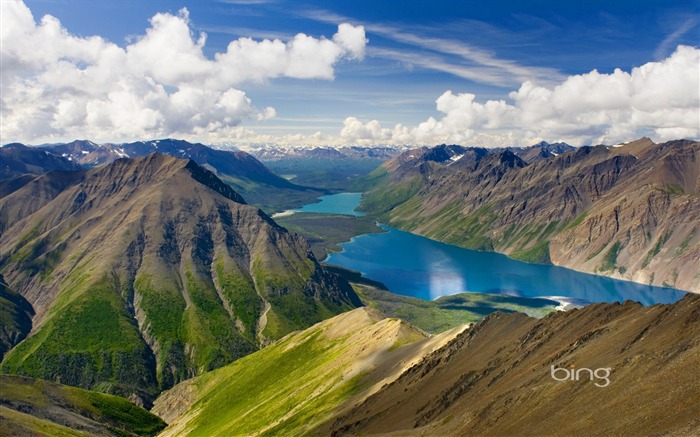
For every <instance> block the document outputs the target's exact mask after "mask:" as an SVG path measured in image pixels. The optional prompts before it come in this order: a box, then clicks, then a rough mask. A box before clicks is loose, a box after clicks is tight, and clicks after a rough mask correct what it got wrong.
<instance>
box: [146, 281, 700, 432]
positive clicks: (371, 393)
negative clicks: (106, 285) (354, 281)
mask: <svg viewBox="0 0 700 437" xmlns="http://www.w3.org/2000/svg"><path fill="white" fill-rule="evenodd" d="M698 321H700V296H697V295H692V294H688V295H687V296H686V297H685V298H684V299H682V300H681V301H679V302H677V303H675V304H671V305H654V306H652V307H643V306H641V305H640V304H637V303H633V302H625V303H624V304H619V303H614V304H594V305H590V306H587V307H584V308H581V309H575V310H571V311H566V312H561V311H559V312H554V313H552V314H550V315H548V316H546V317H544V318H542V319H535V318H530V317H528V316H526V315H524V314H521V313H510V314H504V313H500V312H497V313H494V314H491V315H489V316H487V317H486V318H485V319H483V320H482V321H481V322H480V323H478V324H473V325H464V326H461V327H458V328H455V329H452V330H450V331H447V332H444V333H442V334H438V335H434V336H432V337H429V336H427V335H425V334H424V333H423V332H422V331H420V330H418V329H416V328H414V327H412V326H411V325H410V324H407V323H406V322H403V321H401V320H398V319H393V318H384V317H383V316H382V314H381V313H379V312H377V311H376V310H373V309H370V308H359V309H355V310H353V311H350V312H347V313H344V314H341V315H339V316H336V317H334V318H332V319H329V320H326V321H324V322H321V323H319V324H317V325H315V326H313V327H311V328H309V329H307V330H305V331H303V332H299V333H295V334H293V335H290V336H288V337H285V338H284V339H282V340H280V341H278V342H277V343H275V344H273V345H271V346H269V347H267V348H265V349H263V350H261V351H259V352H256V353H254V354H252V355H250V356H248V357H245V358H243V359H241V360H239V361H236V362H235V363H232V364H230V365H228V366H225V367H223V368H220V369H217V370H215V371H212V372H207V373H205V374H203V375H201V376H198V377H196V378H194V379H191V380H188V381H185V382H183V383H181V384H178V385H177V386H175V387H173V388H172V389H171V390H169V391H167V392H165V393H163V394H162V395H161V396H160V397H159V398H158V399H157V401H156V403H155V406H154V408H153V410H152V411H153V412H154V413H156V414H158V415H159V416H160V417H162V418H163V419H164V420H165V421H166V422H168V423H169V426H168V428H166V429H165V430H164V432H163V434H162V435H163V436H176V435H285V436H299V435H331V436H341V435H401V436H404V435H408V436H410V435H416V436H419V435H422V436H426V435H429V436H432V435H444V436H453V435H480V436H481V435H484V436H502V435H532V436H550V435H593V436H598V435H600V436H605V435H679V436H680V435H695V434H697V433H698V432H700V422H698V409H697V399H698V396H700V387H699V386H698V384H697V366H698V364H700V362H699V361H698V354H699V353H700V335H699V334H700V323H698ZM552 367H554V368H555V369H558V370H555V372H554V376H555V377H556V378H557V379H555V378H553V377H552V376H551V374H552ZM572 368H573V369H578V370H579V373H578V377H577V376H576V375H577V374H574V380H565V378H564V377H563V372H564V370H566V369H572ZM585 369H589V370H590V372H587V371H586V370H585ZM599 369H600V370H599ZM608 370H609V372H608ZM569 371H570V370H569ZM593 372H595V374H594V373H593ZM606 378H607V379H606ZM606 381H607V383H606Z"/></svg>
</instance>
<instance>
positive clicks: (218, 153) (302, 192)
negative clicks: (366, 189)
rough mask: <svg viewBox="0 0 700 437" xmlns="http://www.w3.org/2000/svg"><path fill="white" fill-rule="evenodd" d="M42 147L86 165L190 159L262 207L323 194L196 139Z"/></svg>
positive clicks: (244, 155)
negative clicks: (151, 157)
mask: <svg viewBox="0 0 700 437" xmlns="http://www.w3.org/2000/svg"><path fill="white" fill-rule="evenodd" d="M44 149H45V150H49V151H54V152H56V153H61V154H63V155H64V156H67V157H68V158H70V159H72V160H73V161H74V162H78V163H80V164H82V165H84V166H87V167H94V166H98V165H102V164H106V163H109V162H112V161H114V160H115V159H118V158H129V157H131V158H135V157H142V156H147V155H149V154H151V153H154V152H158V153H163V154H166V155H170V156H174V157H177V158H182V159H191V160H193V161H194V162H196V163H197V164H199V165H201V166H203V167H205V168H206V169H208V170H210V171H212V172H213V173H215V174H216V175H217V176H218V177H219V179H221V180H223V181H224V182H226V183H228V184H229V185H231V186H232V187H233V188H234V189H235V190H236V191H238V192H239V193H240V194H242V195H243V196H244V197H245V199H246V200H247V201H248V202H250V203H252V204H255V205H258V206H260V207H261V208H263V209H265V210H269V211H272V210H281V209H286V208H292V207H297V206H300V205H302V204H304V203H309V202H311V201H313V200H314V199H316V198H317V197H318V196H320V195H322V194H324V192H323V191H322V190H315V189H313V188H309V187H304V186H299V185H295V184H293V183H291V182H289V181H288V180H286V179H284V178H282V177H280V176H277V175H276V174H274V173H272V172H271V171H270V170H269V169H268V168H267V167H265V165H263V164H262V163H261V162H260V161H258V160H257V159H255V158H254V157H253V156H251V155H249V154H248V153H246V152H241V151H231V150H216V149H212V148H211V147H208V146H205V145H204V144H200V143H190V142H187V141H183V140H175V139H161V140H153V141H137V142H133V143H123V144H96V143H93V142H91V141H87V140H78V141H73V142H71V143H67V144H57V145H50V146H45V147H44Z"/></svg>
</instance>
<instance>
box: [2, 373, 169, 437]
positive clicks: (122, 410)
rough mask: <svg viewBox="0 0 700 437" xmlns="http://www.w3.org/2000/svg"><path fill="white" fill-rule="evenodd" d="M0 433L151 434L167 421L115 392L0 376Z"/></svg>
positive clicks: (58, 434)
mask: <svg viewBox="0 0 700 437" xmlns="http://www.w3.org/2000/svg"><path fill="white" fill-rule="evenodd" d="M0 418H2V425H3V426H2V427H0V435H51V436H62V435H66V436H73V435H83V436H87V435H119V436H132V435H138V436H153V435H156V434H158V432H160V431H161V430H162V429H163V428H165V426H166V424H165V422H163V421H162V420H161V419H160V418H158V417H157V416H155V415H153V414H151V413H149V412H148V411H146V410H144V409H143V408H141V407H138V406H136V405H134V404H133V403H131V402H129V401H128V400H126V399H123V398H120V397H118V396H112V395H107V394H103V393H97V392H93V391H88V390H82V389H79V388H75V387H69V386H65V385H61V384H56V383H53V382H49V381H44V380H40V379H33V378H25V377H20V376H10V375H0Z"/></svg>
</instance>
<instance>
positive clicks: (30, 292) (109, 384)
mask: <svg viewBox="0 0 700 437" xmlns="http://www.w3.org/2000/svg"><path fill="white" fill-rule="evenodd" d="M54 177H55V175H54V174H53V173H50V174H47V175H44V176H40V177H39V178H37V179H36V180H35V181H34V182H32V183H30V184H26V185H25V186H24V187H22V188H20V189H18V190H16V191H14V192H13V193H12V194H10V195H8V196H5V197H4V198H1V199H0V211H3V214H5V215H3V216H2V217H3V223H2V226H3V229H6V230H7V231H6V232H4V233H3V234H2V236H1V237H0V247H1V249H0V271H2V272H3V274H4V275H5V278H6V280H7V282H8V283H9V284H11V285H12V286H13V288H14V289H15V290H16V291H17V292H19V293H20V294H21V295H22V296H24V297H25V298H26V299H27V300H28V301H29V302H30V303H31V304H32V305H33V307H34V309H35V311H36V317H35V319H34V330H33V332H32V335H31V336H30V337H28V338H27V339H26V340H25V341H23V342H22V343H20V344H19V345H18V346H17V347H15V348H14V349H13V350H12V351H10V352H9V353H8V354H7V356H6V357H5V360H4V361H3V363H2V365H1V367H0V369H1V370H2V371H3V372H9V373H20V374H25V375H30V376H35V377H40V378H45V379H50V380H57V381H61V382H63V383H67V384H70V385H77V386H81V387H86V388H96V389H98V390H101V391H107V392H113V393H117V394H122V395H124V396H127V397H128V396H132V395H138V396H139V397H140V398H141V399H142V400H143V402H145V403H148V400H149V399H152V398H153V396H154V395H155V394H156V393H158V392H159V391H160V390H162V389H165V388H168V387H170V386H172V385H173V384H175V383H177V382H178V381H181V380H183V379H186V378H189V377H192V376H194V375H197V374H199V373H201V372H203V371H206V370H211V369H214V368H216V367H220V366H222V365H225V364H227V363H229V362H231V361H233V360H235V359H237V358H240V357H242V356H245V355H247V354H249V353H251V352H253V351H255V350H257V349H258V348H259V347H260V346H261V345H265V344H267V343H268V342H269V341H271V340H274V339H277V338H280V337H282V336H284V335H285V334H287V333H289V332H291V331H294V330H298V329H303V328H305V327H307V326H310V325H311V324H313V323H316V322H319V321H321V320H323V319H325V318H328V317H331V316H333V315H334V314H338V313H340V312H342V311H345V310H347V309H350V308H353V307H354V306H358V305H361V303H360V301H359V299H358V298H357V296H356V295H355V294H354V292H353V291H352V288H351V287H350V286H349V285H348V284H347V282H345V281H344V280H342V279H341V278H339V277H337V276H335V275H332V274H330V273H328V272H326V271H325V270H324V269H323V268H322V267H321V266H320V265H319V264H318V262H317V261H316V259H315V258H314V257H313V255H312V254H311V252H310V249H309V246H308V244H307V243H306V241H304V240H303V239H302V238H301V237H298V236H296V235H294V234H290V233H287V232H286V231H285V230H284V229H283V228H281V227H279V226H277V225H276V224H275V223H274V222H273V221H272V220H271V219H270V218H268V217H267V216H266V215H265V214H264V213H262V212H261V211H260V210H259V209H257V208H255V207H252V206H248V205H245V204H244V203H243V199H242V198H241V196H239V195H238V194H237V193H236V192H235V191H234V190H233V189H231V187H230V186H229V185H227V184H225V183H223V182H222V181H221V180H219V179H218V178H217V177H216V176H215V175H213V174H212V173H211V172H209V171H207V170H205V169H203V168H202V167H200V166H198V165H197V164H195V163H194V162H193V161H191V160H190V161H188V160H181V159H176V158H173V157H170V156H166V155H162V154H152V155H149V156H147V157H145V158H137V159H119V160H117V161H115V162H113V163H112V164H109V165H107V166H104V167H99V168H95V169H93V170H90V171H87V172H81V173H78V174H76V177H75V178H74V180H73V181H72V184H68V185H67V186H66V187H65V189H63V190H61V191H59V192H58V193H57V194H56V193H54V192H51V193H50V194H46V195H42V189H46V190H49V188H46V187H52V186H53V185H52V184H50V183H48V181H50V180H51V179H52V178H54ZM42 187H43V188H42ZM37 191H38V192H39V194H38V195H37V194H36V193H37ZM32 196H34V197H35V198H36V199H38V200H36V202H35V203H32V207H31V208H24V209H23V208H19V207H17V206H16V205H18V204H21V199H25V198H26V199H30V198H32Z"/></svg>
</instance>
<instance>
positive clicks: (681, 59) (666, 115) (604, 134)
mask: <svg viewBox="0 0 700 437" xmlns="http://www.w3.org/2000/svg"><path fill="white" fill-rule="evenodd" d="M699 65H700V50H699V49H697V48H695V47H689V46H678V48H677V49H676V51H675V52H674V53H673V54H672V55H671V56H669V57H668V58H666V59H664V60H662V61H660V62H649V63H647V64H645V65H642V66H641V67H637V68H633V69H632V71H630V72H625V71H622V70H620V69H616V70H615V71H614V72H612V73H610V74H602V73H599V72H598V71H596V70H594V71H591V72H589V73H586V74H582V75H576V76H570V77H568V78H566V79H565V80H564V81H562V82H561V83H559V84H557V85H555V86H550V87H547V86H539V85H535V84H533V83H532V82H529V81H526V82H524V83H523V84H522V85H521V86H520V88H519V89H518V90H515V91H513V92H511V93H510V94H509V96H508V97H509V100H508V101H506V100H488V101H486V102H484V103H480V102H478V101H477V100H476V96H475V95H474V94H470V93H459V94H455V93H453V92H452V91H446V92H445V93H443V94H442V95H441V96H440V97H438V99H437V100H436V108H437V110H438V111H439V112H440V113H441V114H442V116H441V117H440V118H435V117H430V118H428V119H427V120H426V121H424V122H422V123H419V124H418V125H416V126H414V127H411V128H409V127H406V126H403V125H396V126H395V127H394V128H393V129H391V130H390V129H386V128H382V127H381V125H380V124H379V122H377V121H376V120H372V121H369V122H367V123H363V122H361V121H360V120H358V119H357V118H354V117H349V118H347V119H346V120H345V123H344V126H343V128H342V130H341V132H340V135H341V137H342V138H343V139H344V140H346V141H348V142H355V143H359V144H371V143H375V144H376V143H393V144H438V143H460V144H478V145H485V146H493V147H497V146H511V145H523V144H530V143H532V142H535V141H539V140H541V139H547V140H550V141H552V140H557V141H567V142H569V143H571V144H575V145H581V144H598V143H616V142H620V141H627V140H630V139H633V138H636V137H639V136H642V135H648V136H652V137H653V138H655V139H657V140H670V139H676V138H698V137H700V70H699V67H698V66H699Z"/></svg>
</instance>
